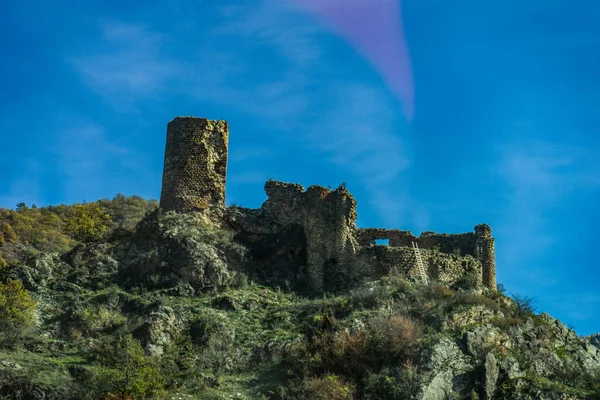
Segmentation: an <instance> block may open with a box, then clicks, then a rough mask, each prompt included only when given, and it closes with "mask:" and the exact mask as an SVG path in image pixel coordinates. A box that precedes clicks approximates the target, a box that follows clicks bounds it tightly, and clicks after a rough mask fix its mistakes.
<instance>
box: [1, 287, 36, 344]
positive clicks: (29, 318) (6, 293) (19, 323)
mask: <svg viewBox="0 0 600 400" xmlns="http://www.w3.org/2000/svg"><path fill="white" fill-rule="evenodd" d="M34 309H35V302H34V301H33V300H32V299H31V296H29V292H28V291H27V290H26V289H25V288H23V282H21V281H19V280H11V279H9V280H8V281H7V282H6V283H2V282H0V333H1V335H0V342H2V343H1V344H4V345H12V344H14V343H15V342H16V340H17V339H19V338H20V337H21V336H22V335H23V333H24V330H25V328H27V327H29V326H31V325H32V324H33V322H34Z"/></svg>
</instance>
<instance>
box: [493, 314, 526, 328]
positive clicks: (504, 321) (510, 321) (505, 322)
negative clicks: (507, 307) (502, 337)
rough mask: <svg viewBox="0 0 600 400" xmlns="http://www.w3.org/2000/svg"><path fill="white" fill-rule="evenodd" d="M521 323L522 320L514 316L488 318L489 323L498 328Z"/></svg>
mask: <svg viewBox="0 0 600 400" xmlns="http://www.w3.org/2000/svg"><path fill="white" fill-rule="evenodd" d="M521 323H523V320H521V319H520V318H515V317H502V318H492V319H491V320H490V324H492V325H494V326H496V327H498V328H500V329H508V328H510V327H511V326H516V325H519V324H521Z"/></svg>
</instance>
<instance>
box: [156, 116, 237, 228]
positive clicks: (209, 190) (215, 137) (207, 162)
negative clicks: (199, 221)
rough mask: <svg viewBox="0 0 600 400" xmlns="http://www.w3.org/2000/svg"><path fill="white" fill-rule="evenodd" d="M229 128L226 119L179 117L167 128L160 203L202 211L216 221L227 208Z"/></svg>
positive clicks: (167, 206)
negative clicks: (226, 181) (226, 184)
mask: <svg viewBox="0 0 600 400" xmlns="http://www.w3.org/2000/svg"><path fill="white" fill-rule="evenodd" d="M228 141H229V127H228V126H227V122H225V121H210V120H207V119H205V118H193V117H177V118H175V119H174V120H173V121H171V122H170V123H169V125H168V127H167V145H166V149H165V165H164V171H163V185H162V193H161V197H160V206H161V208H163V209H164V210H165V211H170V210H177V211H180V212H188V211H199V212H203V213H206V215H207V216H209V217H212V218H213V219H214V220H215V221H218V220H219V217H220V216H221V215H222V213H223V211H224V210H225V175H226V171H227V147H228Z"/></svg>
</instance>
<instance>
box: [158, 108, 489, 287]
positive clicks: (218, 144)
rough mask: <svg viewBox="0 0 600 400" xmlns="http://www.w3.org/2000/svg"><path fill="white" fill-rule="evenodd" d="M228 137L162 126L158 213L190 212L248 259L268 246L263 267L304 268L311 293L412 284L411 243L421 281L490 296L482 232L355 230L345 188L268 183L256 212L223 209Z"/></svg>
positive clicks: (177, 123) (213, 129) (197, 127)
mask: <svg viewBox="0 0 600 400" xmlns="http://www.w3.org/2000/svg"><path fill="white" fill-rule="evenodd" d="M228 135H229V130H228V125H227V122H225V121H211V120H207V119H204V118H193V117H177V118H175V119H174V120H173V121H171V122H170V123H169V124H168V128H167V145H166V150H165V166H164V172H163V187H162V193H161V200H160V206H161V208H162V209H163V210H165V211H169V210H174V211H177V212H196V213H199V214H201V215H203V216H204V217H205V218H207V219H209V220H211V221H213V222H215V223H217V224H219V225H223V226H227V227H229V228H230V229H232V230H234V231H236V232H237V233H238V236H239V237H241V238H244V240H245V243H244V244H246V245H247V246H248V247H249V248H250V249H255V250H254V253H255V258H259V257H264V255H265V254H266V251H267V250H265V249H266V247H265V246H267V247H269V246H270V248H271V250H270V251H271V253H269V254H271V259H272V260H279V261H272V262H271V264H272V265H270V267H274V268H275V269H277V268H278V266H279V265H285V266H289V265H296V266H297V267H298V271H300V269H301V268H304V272H303V274H304V276H306V280H307V282H306V283H307V286H308V288H309V291H310V292H311V293H322V292H325V291H332V290H335V289H337V288H339V287H340V286H341V285H343V284H345V283H347V282H340V280H343V281H358V280H360V279H365V278H373V279H376V278H378V277H381V276H384V275H386V274H388V273H390V272H401V273H405V274H407V275H409V276H417V271H416V262H415V261H416V260H415V255H414V251H413V249H412V247H411V245H412V243H413V242H414V243H416V244H418V246H419V248H420V249H421V254H422V257H423V261H424V264H425V268H426V270H427V271H426V272H427V275H428V276H429V277H431V278H433V279H436V280H438V281H440V282H444V283H448V284H452V283H454V282H457V281H458V280H460V279H461V278H462V277H464V276H465V275H467V274H469V275H474V276H476V277H477V280H478V282H479V283H480V284H483V285H485V286H486V287H487V288H489V289H491V290H496V270H495V268H496V267H495V255H494V239H493V237H492V236H491V229H490V227H489V226H488V225H485V224H480V225H477V226H475V229H474V232H469V233H462V234H436V233H433V232H424V233H422V234H421V235H420V236H418V237H416V236H414V235H412V234H411V232H409V231H401V230H398V229H391V230H388V229H379V228H358V227H356V218H357V213H356V200H355V199H354V197H353V196H352V195H351V194H350V193H349V192H348V191H347V190H346V188H345V187H343V186H341V187H339V188H337V189H335V190H329V189H326V188H323V187H321V186H317V185H314V186H310V187H309V188H308V189H306V190H304V188H303V187H302V186H301V185H298V184H290V183H284V182H278V181H273V180H269V181H268V182H267V183H266V184H265V192H266V194H267V196H268V199H267V200H266V201H265V202H264V203H263V205H262V206H261V207H260V208H259V209H247V208H241V207H231V208H230V209H227V208H226V207H225V183H226V170H227V149H228ZM377 239H388V240H389V245H388V246H384V245H376V244H375V240H377ZM261 243H262V244H261ZM291 243H294V244H293V245H292V244H291ZM273 246H275V247H273ZM286 246H287V247H286ZM278 262H279V264H278ZM263 267H264V265H263V266H261V267H260V268H263ZM286 268H287V267H286ZM298 274H300V272H297V273H296V275H298ZM292 275H293V274H292ZM293 276H295V275H293Z"/></svg>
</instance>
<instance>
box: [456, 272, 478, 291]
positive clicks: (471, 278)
mask: <svg viewBox="0 0 600 400" xmlns="http://www.w3.org/2000/svg"><path fill="white" fill-rule="evenodd" d="M479 283H480V278H479V275H477V274H476V273H473V272H471V273H468V274H465V275H462V276H461V277H460V278H458V280H457V281H456V282H455V283H454V285H453V287H455V288H456V289H466V290H468V289H476V288H477V287H478V286H479Z"/></svg>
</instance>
